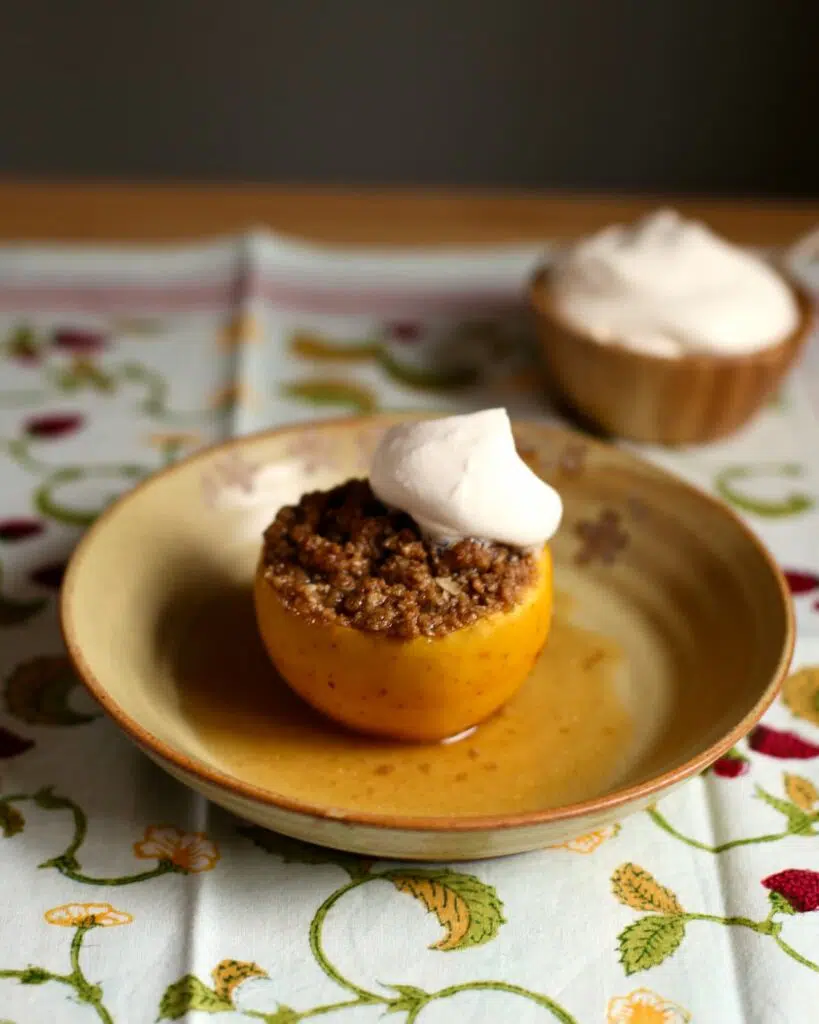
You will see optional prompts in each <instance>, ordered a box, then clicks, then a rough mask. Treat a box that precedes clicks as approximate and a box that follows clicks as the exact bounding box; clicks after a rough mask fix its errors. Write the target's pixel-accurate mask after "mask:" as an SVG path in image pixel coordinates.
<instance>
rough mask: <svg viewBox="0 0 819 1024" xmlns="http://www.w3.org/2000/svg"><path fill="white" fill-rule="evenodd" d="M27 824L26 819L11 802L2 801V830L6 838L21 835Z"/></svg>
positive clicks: (0, 808)
mask: <svg viewBox="0 0 819 1024" xmlns="http://www.w3.org/2000/svg"><path fill="white" fill-rule="evenodd" d="M25 826H26V819H25V818H24V817H23V815H22V814H21V813H20V812H19V811H18V810H17V808H16V807H13V806H12V805H11V804H6V803H1V802H0V832H2V833H3V837H4V838H5V839H11V837H12V836H16V835H19V834H20V833H21V832H22V831H23V829H24V828H25Z"/></svg>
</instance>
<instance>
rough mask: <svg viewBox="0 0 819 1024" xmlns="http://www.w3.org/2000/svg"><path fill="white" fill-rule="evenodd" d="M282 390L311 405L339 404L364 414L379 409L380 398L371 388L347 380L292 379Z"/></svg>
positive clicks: (291, 396) (289, 395)
mask: <svg viewBox="0 0 819 1024" xmlns="http://www.w3.org/2000/svg"><path fill="white" fill-rule="evenodd" d="M282 392H283V393H284V394H285V395H287V396H288V397H290V398H298V399H300V400H301V401H303V402H309V403H310V404H311V405H339V406H343V407H344V408H346V409H350V410H352V411H353V412H357V413H361V414H362V415H369V414H370V413H372V412H376V411H377V409H378V400H377V399H376V397H375V395H374V394H373V392H372V391H371V390H370V389H369V388H367V387H364V385H363V384H354V383H353V382H352V381H347V380H330V379H327V380H300V381H292V382H291V383H289V384H285V385H283V387H282Z"/></svg>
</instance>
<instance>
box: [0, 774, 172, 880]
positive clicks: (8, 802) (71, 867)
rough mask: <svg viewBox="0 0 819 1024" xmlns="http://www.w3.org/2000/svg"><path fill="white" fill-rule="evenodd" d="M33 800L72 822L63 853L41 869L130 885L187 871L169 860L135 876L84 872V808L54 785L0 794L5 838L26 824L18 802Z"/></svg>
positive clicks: (38, 805)
mask: <svg viewBox="0 0 819 1024" xmlns="http://www.w3.org/2000/svg"><path fill="white" fill-rule="evenodd" d="M27 801H32V802H33V803H34V805H35V806H36V807H38V808H40V809H41V810H45V811H59V810H67V811H70V812H71V816H72V818H73V821H74V835H73V838H72V839H71V842H70V843H69V844H68V846H66V848H65V849H64V850H63V852H62V853H60V854H58V855H57V856H56V857H51V858H50V859H49V860H46V861H43V863H42V864H40V865H39V867H40V868H44V869H48V868H51V869H53V870H55V871H59V872H60V874H61V875H64V876H65V877H66V878H70V879H71V880H72V881H73V882H79V883H80V884H81V885H107V886H119V885H133V884H134V883H135V882H146V881H148V880H149V879H151V878H159V877H160V876H161V875H167V874H187V873H188V872H187V870H186V869H185V868H184V867H180V866H178V865H177V864H173V863H172V862H171V861H169V860H159V861H158V863H157V865H156V867H155V868H151V869H150V870H148V871H140V872H138V873H137V874H134V875H117V876H115V877H113V878H97V877H96V876H93V875H87V874H85V873H84V872H83V870H82V865H81V864H80V862H79V860H78V858H77V854H78V853H79V851H80V848H81V847H82V845H83V843H84V842H85V840H86V837H87V834H88V818H87V816H86V814H85V811H83V809H82V808H81V807H80V806H79V805H78V804H77V803H75V802H74V801H73V800H71V799H69V798H68V797H64V796H58V795H56V794H55V793H54V792H53V787H51V786H47V787H45V788H43V789H40V790H38V791H37V792H36V793H33V794H29V793H13V794H11V795H9V796H4V797H0V831H2V833H3V835H4V836H5V837H6V838H11V837H12V836H14V835H17V834H18V833H19V832H22V830H23V828H24V826H25V819H24V818H23V815H22V813H21V812H20V810H19V809H18V807H17V805H18V804H20V803H25V802H27Z"/></svg>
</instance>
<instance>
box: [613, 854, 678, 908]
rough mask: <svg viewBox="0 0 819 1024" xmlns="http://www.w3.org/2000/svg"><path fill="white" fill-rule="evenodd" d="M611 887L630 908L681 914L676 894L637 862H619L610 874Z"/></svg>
mask: <svg viewBox="0 0 819 1024" xmlns="http://www.w3.org/2000/svg"><path fill="white" fill-rule="evenodd" d="M611 888H612V892H613V893H614V895H615V896H616V897H617V899H618V900H619V901H620V902H621V903H624V904H625V905H626V906H627V907H631V909H632V910H648V911H653V912H654V913H656V914H682V913H683V908H682V906H681V905H680V901H679V900H678V899H677V897H676V895H675V894H674V893H673V892H672V891H671V890H670V889H667V888H666V887H665V886H664V885H660V883H659V882H658V881H657V879H656V878H655V877H654V876H653V875H652V874H650V872H648V871H646V870H645V869H644V868H641V867H639V866H638V865H637V864H631V863H627V864H621V865H620V867H619V868H617V870H616V871H615V872H614V874H613V875H612V876H611Z"/></svg>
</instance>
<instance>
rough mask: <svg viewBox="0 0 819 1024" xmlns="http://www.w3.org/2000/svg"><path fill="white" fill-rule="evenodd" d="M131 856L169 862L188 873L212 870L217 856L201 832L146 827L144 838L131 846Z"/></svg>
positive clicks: (171, 827) (168, 827)
mask: <svg viewBox="0 0 819 1024" xmlns="http://www.w3.org/2000/svg"><path fill="white" fill-rule="evenodd" d="M134 854H135V855H136V856H137V857H139V859H140V860H169V861H170V862H171V864H174V865H175V866H176V867H177V868H179V869H180V870H181V871H187V872H189V873H191V874H198V873H199V872H200V871H212V870H213V868H215V867H216V862H217V861H218V860H219V857H220V854H219V848H218V847H217V845H216V843H214V842H212V841H211V840H210V839H208V837H207V836H206V835H205V833H204V832H183V831H182V830H181V829H178V828H175V827H174V826H173V825H149V826H148V827H147V828H146V829H145V838H144V839H141V840H140V841H139V842H138V843H134Z"/></svg>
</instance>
